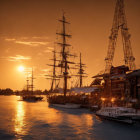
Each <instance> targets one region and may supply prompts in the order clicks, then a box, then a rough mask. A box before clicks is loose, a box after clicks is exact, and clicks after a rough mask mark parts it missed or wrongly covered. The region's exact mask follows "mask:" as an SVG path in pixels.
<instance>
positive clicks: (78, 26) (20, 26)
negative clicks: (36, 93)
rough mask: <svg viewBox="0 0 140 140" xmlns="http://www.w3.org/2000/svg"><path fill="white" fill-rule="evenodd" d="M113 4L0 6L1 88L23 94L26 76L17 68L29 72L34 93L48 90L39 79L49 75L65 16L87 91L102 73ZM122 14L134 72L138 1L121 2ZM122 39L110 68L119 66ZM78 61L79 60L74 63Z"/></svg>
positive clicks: (10, 2)
mask: <svg viewBox="0 0 140 140" xmlns="http://www.w3.org/2000/svg"><path fill="white" fill-rule="evenodd" d="M115 3H116V0H0V88H12V89H14V90H22V89H23V88H25V86H26V73H25V72H20V71H18V67H19V66H24V67H25V69H27V68H32V67H33V69H34V76H35V78H36V79H35V82H34V83H35V89H42V90H44V89H49V88H50V80H47V79H46V78H45V77H44V75H45V74H47V73H48V71H50V70H51V68H50V67H49V66H47V65H46V64H51V63H52V62H51V61H50V60H49V59H50V58H52V53H51V51H52V49H53V47H54V46H55V45H54V42H56V40H57V35H56V32H58V31H60V30H61V25H60V23H59V22H58V19H61V17H62V11H65V15H66V18H67V20H68V21H69V22H70V23H71V24H70V25H69V27H68V28H67V30H66V31H67V32H68V33H70V34H71V35H72V38H71V39H70V40H69V43H70V44H71V45H72V47H71V48H72V51H73V52H75V53H77V55H79V53H80V52H81V53H82V61H83V63H85V64H86V66H87V68H86V73H88V78H86V79H84V84H85V85H89V84H90V83H91V81H92V78H91V77H92V76H94V75H96V74H98V73H100V72H101V71H103V70H104V69H105V61H104V59H105V57H106V55H107V49H108V44H109V39H108V37H109V36H110V30H111V27H112V22H113V15H114V9H115ZM125 12H126V17H127V22H128V28H129V33H130V34H131V44H132V49H133V54H134V57H135V58H136V66H137V69H138V68H140V56H139V54H140V47H139V45H140V39H139V37H140V18H139V14H140V1H139V0H125ZM120 40H121V37H119V38H118V43H117V48H116V51H115V56H114V61H113V65H114V66H117V65H122V64H124V61H123V51H122V44H121V41H120ZM77 59H78V58H77Z"/></svg>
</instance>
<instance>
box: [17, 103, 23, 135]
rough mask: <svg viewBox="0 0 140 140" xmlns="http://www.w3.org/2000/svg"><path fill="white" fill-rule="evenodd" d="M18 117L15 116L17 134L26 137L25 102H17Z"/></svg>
mask: <svg viewBox="0 0 140 140" xmlns="http://www.w3.org/2000/svg"><path fill="white" fill-rule="evenodd" d="M16 111H17V112H16V116H15V125H14V127H15V132H16V133H17V134H18V135H24V134H25V130H24V126H25V123H24V116H25V111H24V106H23V102H21V101H18V102H17V106H16Z"/></svg>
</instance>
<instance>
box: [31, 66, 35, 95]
mask: <svg viewBox="0 0 140 140" xmlns="http://www.w3.org/2000/svg"><path fill="white" fill-rule="evenodd" d="M34 79H35V78H34V74H33V68H32V77H31V91H32V94H33V92H34Z"/></svg>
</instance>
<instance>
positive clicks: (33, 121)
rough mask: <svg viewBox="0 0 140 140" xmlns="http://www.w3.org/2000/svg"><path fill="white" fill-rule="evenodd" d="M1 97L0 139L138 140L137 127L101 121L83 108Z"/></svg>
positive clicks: (138, 129)
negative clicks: (54, 106) (51, 105)
mask: <svg viewBox="0 0 140 140" xmlns="http://www.w3.org/2000/svg"><path fill="white" fill-rule="evenodd" d="M19 99H20V98H19V96H0V140H140V126H129V125H124V124H119V123H115V122H110V121H101V120H100V119H99V118H97V117H96V116H95V115H94V114H93V113H92V112H90V111H88V110H86V109H62V108H53V107H49V105H48V103H47V102H46V99H45V100H44V101H42V102H36V103H33V102H32V103H31V102H24V101H19Z"/></svg>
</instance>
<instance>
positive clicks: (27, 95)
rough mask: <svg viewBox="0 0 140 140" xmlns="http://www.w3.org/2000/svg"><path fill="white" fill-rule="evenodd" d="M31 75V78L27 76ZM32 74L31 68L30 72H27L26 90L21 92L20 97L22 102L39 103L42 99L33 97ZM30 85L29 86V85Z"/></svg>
mask: <svg viewBox="0 0 140 140" xmlns="http://www.w3.org/2000/svg"><path fill="white" fill-rule="evenodd" d="M29 72H30V74H31V77H29V76H28V74H29ZM34 79H35V78H34V74H33V68H32V70H31V71H27V79H26V82H27V89H26V90H25V91H24V92H23V95H22V96H21V98H22V100H23V101H33V102H34V101H41V100H42V99H43V97H41V96H36V95H34ZM30 83H31V84H30Z"/></svg>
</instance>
